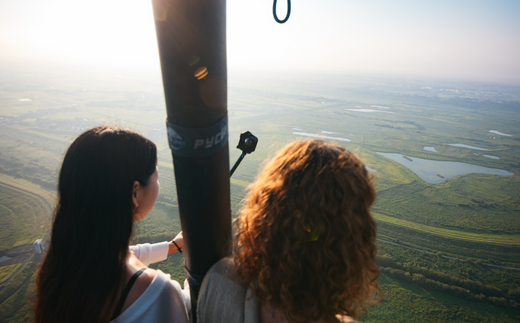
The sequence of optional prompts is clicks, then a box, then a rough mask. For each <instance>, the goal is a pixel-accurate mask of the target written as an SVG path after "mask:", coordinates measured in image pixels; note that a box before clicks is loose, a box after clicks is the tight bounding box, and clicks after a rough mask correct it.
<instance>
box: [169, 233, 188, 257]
mask: <svg viewBox="0 0 520 323" xmlns="http://www.w3.org/2000/svg"><path fill="white" fill-rule="evenodd" d="M174 242H175V243H174ZM175 244H177V245H175ZM177 246H178V247H179V248H177ZM183 249H184V239H183V238H182V231H181V232H179V234H178V235H177V236H176V237H175V238H173V240H172V241H170V242H168V254H170V253H175V252H177V251H179V250H183ZM181 253H182V251H181Z"/></svg>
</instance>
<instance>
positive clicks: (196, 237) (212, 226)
mask: <svg viewBox="0 0 520 323" xmlns="http://www.w3.org/2000/svg"><path fill="white" fill-rule="evenodd" d="M152 4H153V9H154V17H155V29H156V32H157V42H158V47H159V56H160V61H161V70H162V78H163V86H164V96H165V100H166V109H167V114H168V118H167V128H168V141H169V144H170V148H171V150H172V156H173V165H174V172H175V182H176V185H177V197H178V202H179V212H180V217H181V226H182V230H183V235H184V246H185V250H186V255H185V257H186V258H185V268H186V276H187V279H188V282H189V285H190V293H191V300H192V321H193V322H195V321H196V310H197V299H198V293H199V289H200V284H201V283H202V279H203V277H204V275H205V274H206V272H207V271H208V269H209V268H210V267H211V266H212V265H213V264H214V263H215V262H217V261H218V260H219V259H221V258H223V257H225V256H227V255H229V253H230V242H231V206H230V197H229V195H230V189H229V146H228V128H227V65H226V1H225V0H152Z"/></svg>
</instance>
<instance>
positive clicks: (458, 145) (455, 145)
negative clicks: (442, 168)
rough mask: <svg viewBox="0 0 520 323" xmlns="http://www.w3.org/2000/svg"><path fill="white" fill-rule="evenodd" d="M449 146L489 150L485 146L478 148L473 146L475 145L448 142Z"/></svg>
mask: <svg viewBox="0 0 520 323" xmlns="http://www.w3.org/2000/svg"><path fill="white" fill-rule="evenodd" d="M450 146H453V147H461V148H468V149H475V150H489V149H486V148H480V147H475V146H470V145H465V144H450Z"/></svg>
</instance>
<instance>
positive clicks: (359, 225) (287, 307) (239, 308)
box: [198, 140, 380, 323]
mask: <svg viewBox="0 0 520 323" xmlns="http://www.w3.org/2000/svg"><path fill="white" fill-rule="evenodd" d="M375 196H376V194H375V191H374V188H373V186H372V183H371V180H370V178H369V176H368V174H367V171H366V169H365V166H364V165H363V163H362V162H361V160H359V159H358V158H357V157H356V156H354V155H353V154H352V153H350V152H349V151H347V150H346V149H344V148H342V147H339V146H335V145H332V144H327V143H325V142H323V141H320V140H313V141H297V142H293V143H291V144H289V145H287V146H286V147H285V148H283V149H282V150H281V151H280V153H279V154H278V155H277V156H276V157H275V158H274V159H273V160H272V161H271V162H270V163H269V164H268V165H267V166H266V167H265V169H264V170H263V172H262V173H261V175H260V176H259V178H258V179H257V180H256V181H255V183H253V184H252V187H251V189H250V193H249V196H248V198H247V204H246V205H245V207H244V209H243V210H242V212H241V214H240V216H239V218H238V219H237V221H236V226H237V227H236V237H235V241H234V250H233V251H234V252H233V253H234V254H233V258H226V259H223V260H221V261H220V262H218V263H217V264H216V265H215V266H213V267H212V269H211V270H210V271H209V272H208V274H207V275H206V278H205V279H204V282H203V284H202V287H201V292H200V293H201V294H200V298H199V304H198V317H199V322H201V323H205V322H237V323H238V322H240V323H242V322H262V323H266V322H350V321H353V319H352V317H359V316H362V315H364V314H365V313H366V304H367V303H369V302H373V301H374V300H373V296H374V293H375V292H376V291H379V292H380V289H379V287H378V284H377V282H376V280H377V278H378V277H379V269H378V268H377V266H376V264H375V262H374V260H375V256H376V244H375V240H376V223H375V221H374V219H373V218H372V216H371V215H370V206H371V205H372V203H373V202H374V200H375Z"/></svg>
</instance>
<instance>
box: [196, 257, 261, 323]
mask: <svg viewBox="0 0 520 323" xmlns="http://www.w3.org/2000/svg"><path fill="white" fill-rule="evenodd" d="M233 272H234V263H233V259H232V258H224V259H221V260H220V261H219V262H217V263H216V264H215V265H213V267H211V268H210V270H209V271H208V272H207V273H206V276H205V277H204V280H203V282H202V285H201V288H200V294H199V300H198V303H197V305H198V306H197V317H198V319H199V322H201V323H204V322H229V323H235V322H249V321H250V320H249V317H253V318H257V317H258V301H257V300H256V298H254V296H253V295H252V294H251V291H250V290H248V288H247V287H244V286H241V285H239V284H237V283H236V281H235V279H234V277H233ZM253 321H254V320H253Z"/></svg>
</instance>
